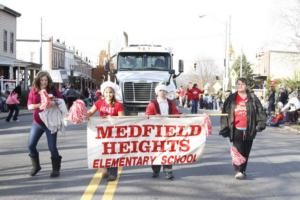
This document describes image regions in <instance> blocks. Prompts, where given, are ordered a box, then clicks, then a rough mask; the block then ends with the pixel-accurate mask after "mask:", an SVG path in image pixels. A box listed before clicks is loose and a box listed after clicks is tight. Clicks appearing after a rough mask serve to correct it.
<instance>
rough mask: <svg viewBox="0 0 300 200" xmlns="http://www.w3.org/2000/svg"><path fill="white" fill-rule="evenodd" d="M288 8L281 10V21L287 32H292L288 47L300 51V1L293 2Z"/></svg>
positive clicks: (293, 0)
mask: <svg viewBox="0 0 300 200" xmlns="http://www.w3.org/2000/svg"><path fill="white" fill-rule="evenodd" d="M290 2H291V4H287V5H289V7H287V8H283V9H282V10H281V19H282V20H281V21H282V23H283V25H284V26H285V27H284V28H285V29H287V32H290V33H291V34H290V35H289V37H288V38H286V39H287V40H288V41H287V42H288V46H293V47H296V48H297V49H298V50H299V51H300V0H292V1H290Z"/></svg>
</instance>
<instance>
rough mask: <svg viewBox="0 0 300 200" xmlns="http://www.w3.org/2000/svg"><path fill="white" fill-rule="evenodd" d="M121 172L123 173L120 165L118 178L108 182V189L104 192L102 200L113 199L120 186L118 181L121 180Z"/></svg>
mask: <svg viewBox="0 0 300 200" xmlns="http://www.w3.org/2000/svg"><path fill="white" fill-rule="evenodd" d="M121 173H122V167H119V171H118V174H119V175H118V177H117V179H116V180H115V181H109V182H108V184H107V186H106V189H105V191H104V194H103V196H102V200H112V199H113V197H114V193H115V191H116V189H117V186H118V182H119V179H120V176H121Z"/></svg>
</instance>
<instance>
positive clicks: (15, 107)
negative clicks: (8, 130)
mask: <svg viewBox="0 0 300 200" xmlns="http://www.w3.org/2000/svg"><path fill="white" fill-rule="evenodd" d="M7 106H8V109H9V113H8V116H7V117H6V121H10V119H11V117H12V116H13V113H14V112H15V114H14V116H13V120H14V121H16V120H18V115H19V106H18V104H7Z"/></svg>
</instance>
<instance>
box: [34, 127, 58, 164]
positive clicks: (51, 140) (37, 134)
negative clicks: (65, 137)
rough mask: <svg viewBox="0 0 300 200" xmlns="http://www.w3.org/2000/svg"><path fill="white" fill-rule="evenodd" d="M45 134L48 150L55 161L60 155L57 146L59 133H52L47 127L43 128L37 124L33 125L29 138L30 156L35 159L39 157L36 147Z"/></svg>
mask: <svg viewBox="0 0 300 200" xmlns="http://www.w3.org/2000/svg"><path fill="white" fill-rule="evenodd" d="M44 132H45V133H46V136H47V141H48V148H49V151H50V152H51V157H52V158H53V159H59V153H58V150H57V146H56V139H57V133H51V131H50V130H49V129H48V128H47V127H46V126H42V125H40V124H37V123H35V122H33V123H32V126H31V130H30V134H29V138H28V149H29V154H30V155H31V156H33V157H35V156H38V151H37V149H36V146H37V143H38V141H39V140H40V138H41V136H42V135H43V133H44Z"/></svg>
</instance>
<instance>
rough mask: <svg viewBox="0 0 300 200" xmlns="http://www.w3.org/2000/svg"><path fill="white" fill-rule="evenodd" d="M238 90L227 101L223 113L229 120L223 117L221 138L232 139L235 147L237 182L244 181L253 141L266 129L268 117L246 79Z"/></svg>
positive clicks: (234, 164) (233, 152)
mask: <svg viewBox="0 0 300 200" xmlns="http://www.w3.org/2000/svg"><path fill="white" fill-rule="evenodd" d="M236 86H237V92H235V93H233V94H231V95H230V96H229V97H228V98H227V99H226V101H225V103H224V106H223V109H222V113H227V114H228V116H222V117H221V130H220V135H222V136H223V137H229V139H230V141H231V142H232V143H233V147H232V148H231V155H232V163H233V166H234V169H235V172H236V173H235V178H236V179H244V178H246V173H245V172H246V167H247V162H248V158H249V154H250V150H251V147H252V143H253V140H254V138H255V136H256V133H257V132H260V131H262V130H264V129H265V127H266V113H265V112H264V110H263V107H262V105H261V103H260V101H259V99H258V98H257V97H256V96H255V95H254V94H253V93H250V92H249V90H248V88H247V80H246V79H245V78H239V79H237V81H236Z"/></svg>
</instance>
